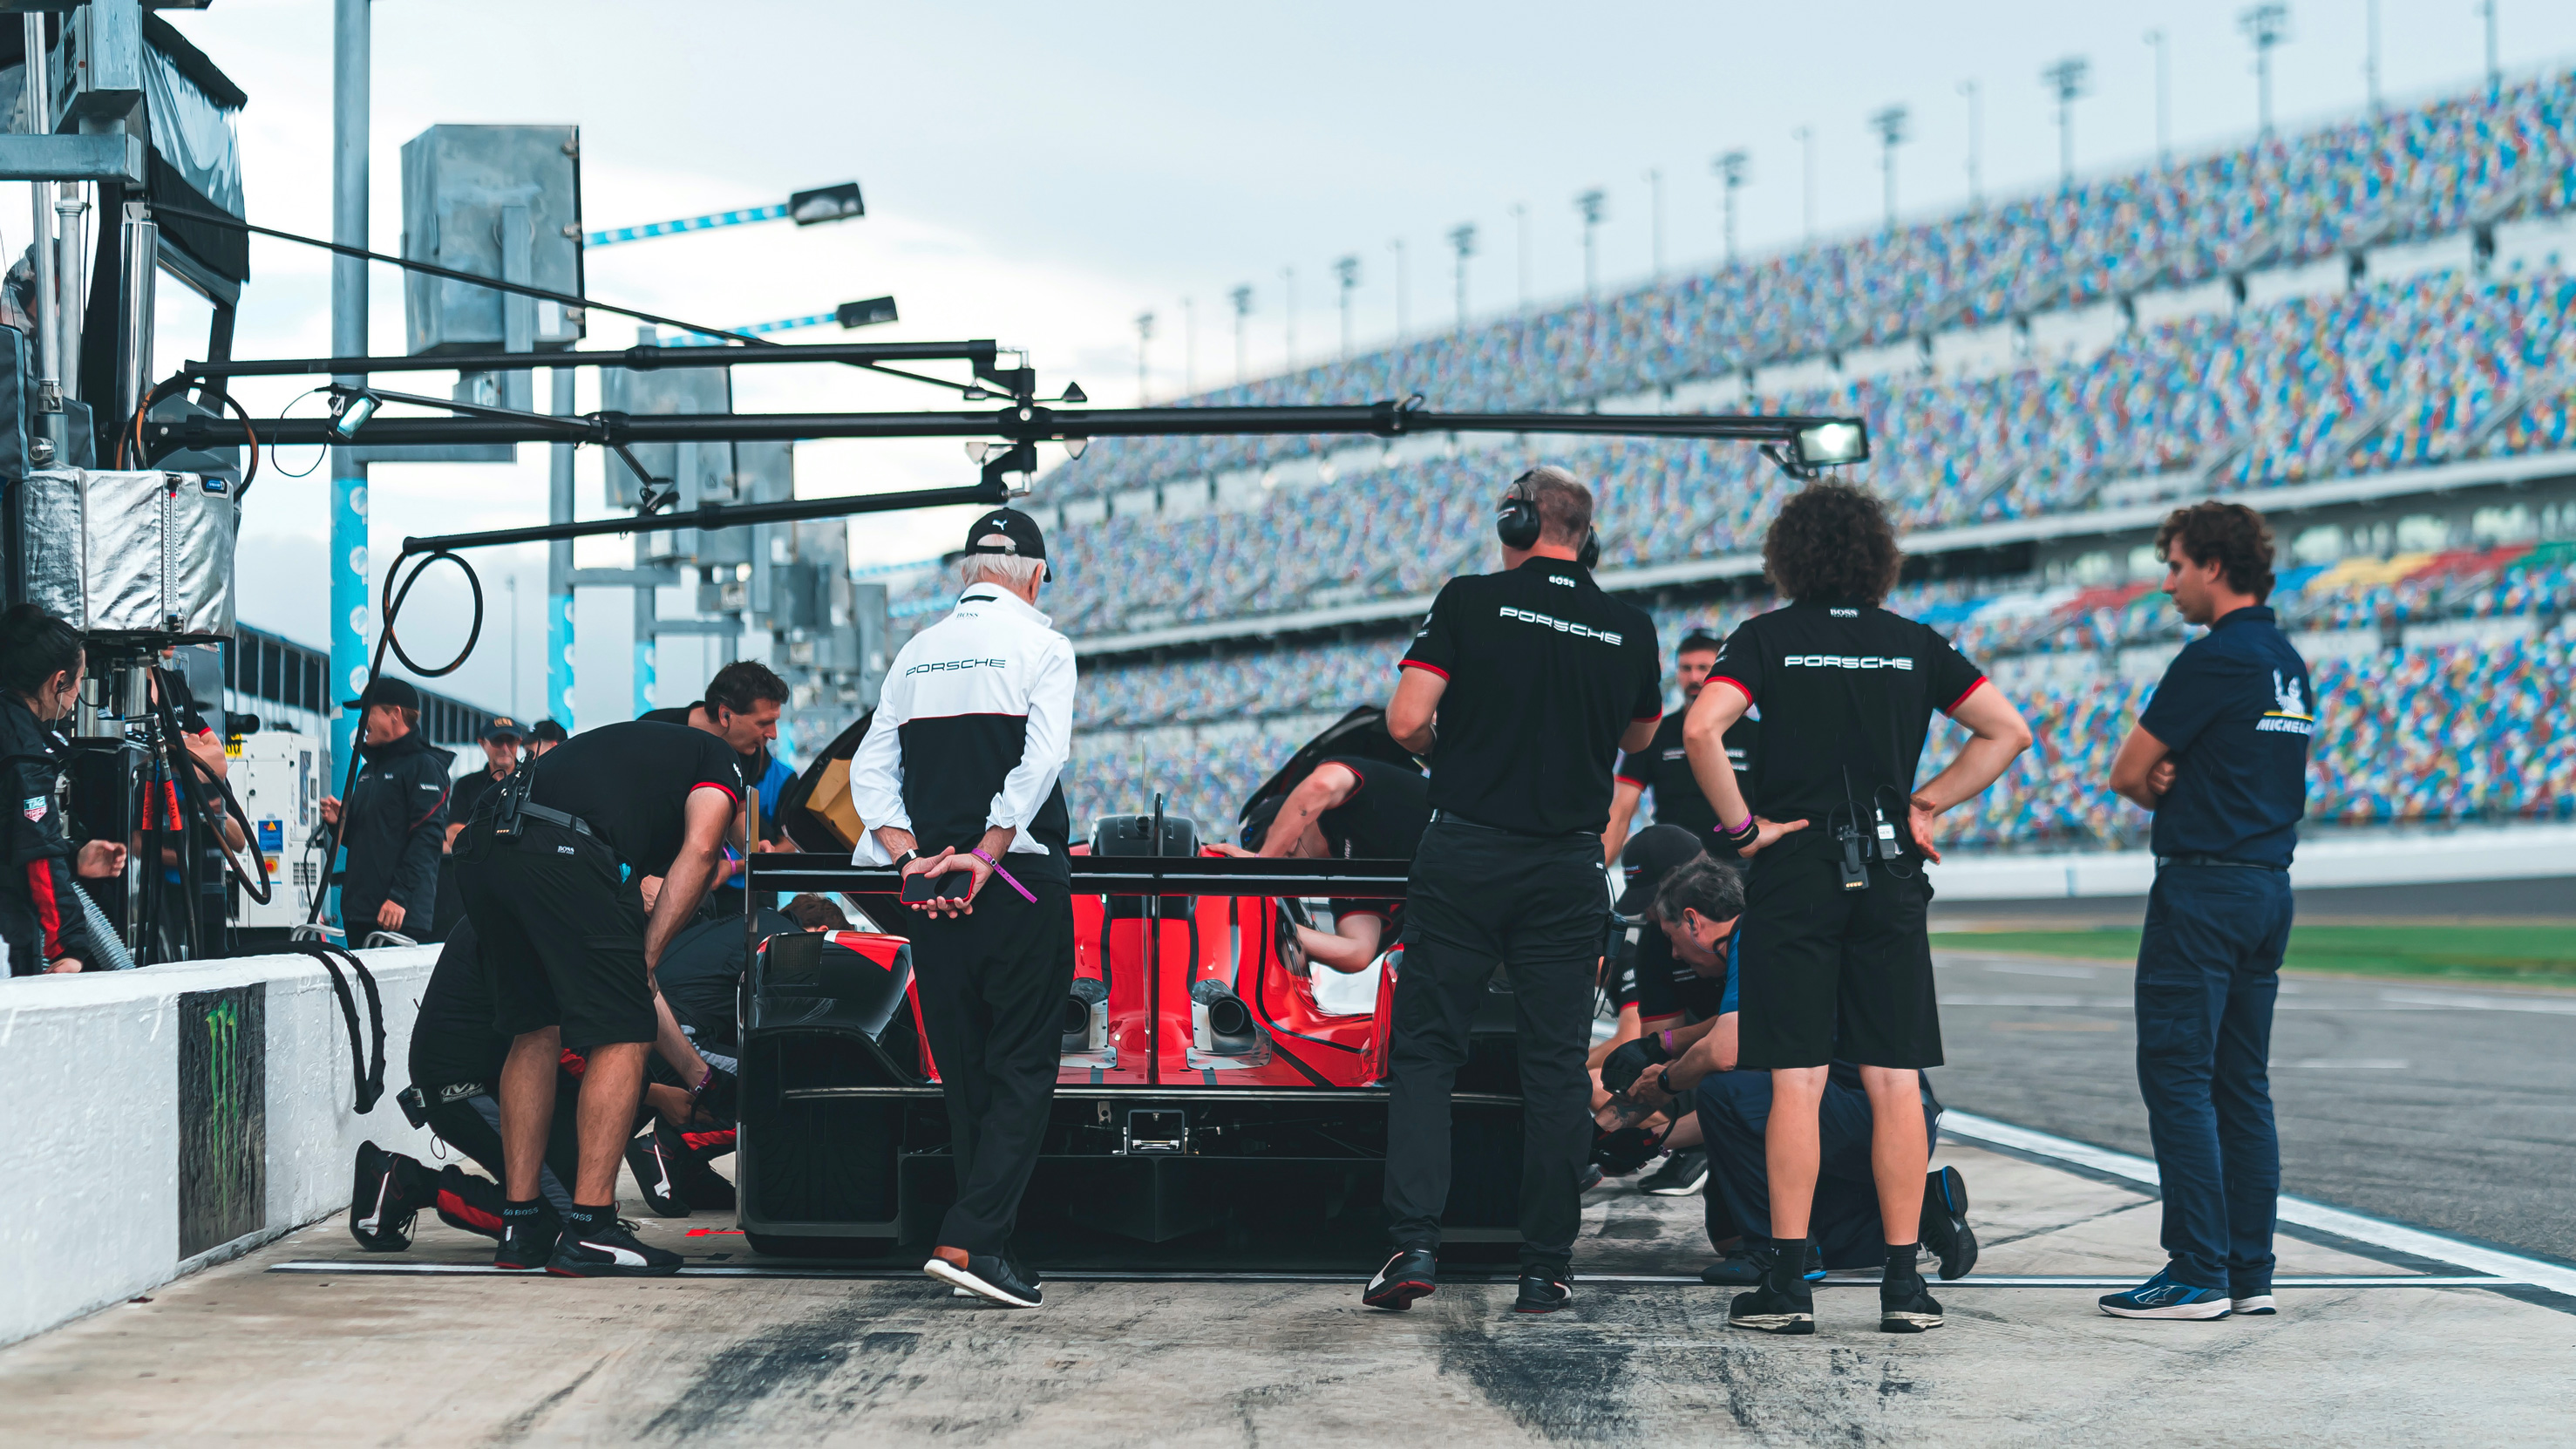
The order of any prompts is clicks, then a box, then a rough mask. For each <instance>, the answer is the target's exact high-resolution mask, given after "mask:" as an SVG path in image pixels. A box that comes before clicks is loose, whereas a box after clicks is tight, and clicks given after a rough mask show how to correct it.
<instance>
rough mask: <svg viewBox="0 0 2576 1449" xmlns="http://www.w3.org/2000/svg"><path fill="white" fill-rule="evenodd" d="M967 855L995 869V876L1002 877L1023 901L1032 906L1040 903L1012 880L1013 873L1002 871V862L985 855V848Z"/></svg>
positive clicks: (980, 847)
mask: <svg viewBox="0 0 2576 1449" xmlns="http://www.w3.org/2000/svg"><path fill="white" fill-rule="evenodd" d="M966 853H967V854H969V855H971V856H973V857H975V858H976V859H977V860H980V861H982V862H984V863H985V864H986V865H989V866H991V867H992V868H993V874H995V875H998V876H1000V877H1001V878H1002V883H1003V884H1004V885H1007V886H1009V887H1010V888H1011V889H1013V890H1015V891H1018V892H1019V893H1020V899H1021V900H1024V901H1027V902H1028V903H1029V904H1030V905H1036V904H1037V903H1038V898H1037V897H1036V896H1033V895H1031V894H1029V888H1028V887H1027V886H1024V885H1022V884H1020V883H1019V882H1018V881H1015V880H1013V879H1011V873H1010V872H1009V871H1007V870H1004V869H1002V863H1001V862H1000V861H998V860H995V859H994V858H993V857H991V856H989V855H986V854H985V853H984V847H982V846H980V845H979V846H977V847H975V848H974V849H973V850H970V851H968V852H966Z"/></svg>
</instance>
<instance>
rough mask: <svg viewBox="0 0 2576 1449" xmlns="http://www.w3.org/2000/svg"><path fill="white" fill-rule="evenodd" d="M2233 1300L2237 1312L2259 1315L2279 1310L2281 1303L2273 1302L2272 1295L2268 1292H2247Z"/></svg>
mask: <svg viewBox="0 0 2576 1449" xmlns="http://www.w3.org/2000/svg"><path fill="white" fill-rule="evenodd" d="M2234 1302H2235V1307H2236V1311H2237V1312H2239V1313H2251V1314H2255V1315H2257V1316H2261V1315H2266V1314H2274V1313H2278V1312H2280V1311H2281V1305H2280V1304H2278V1303H2276V1302H2274V1301H2273V1299H2272V1295H2271V1294H2269V1293H2254V1294H2249V1295H2247V1296H2246V1297H2243V1298H2239V1299H2236V1300H2234Z"/></svg>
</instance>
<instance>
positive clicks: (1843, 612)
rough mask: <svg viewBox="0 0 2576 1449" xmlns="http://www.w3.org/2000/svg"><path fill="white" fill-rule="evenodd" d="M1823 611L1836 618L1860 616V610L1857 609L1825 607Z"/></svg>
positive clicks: (1855, 617)
mask: <svg viewBox="0 0 2576 1449" xmlns="http://www.w3.org/2000/svg"><path fill="white" fill-rule="evenodd" d="M1825 612H1826V613H1828V614H1831V615H1833V616H1834V617H1835V618H1837V619H1857V618H1859V617H1860V610H1858V609H1827V610H1826V611H1825Z"/></svg>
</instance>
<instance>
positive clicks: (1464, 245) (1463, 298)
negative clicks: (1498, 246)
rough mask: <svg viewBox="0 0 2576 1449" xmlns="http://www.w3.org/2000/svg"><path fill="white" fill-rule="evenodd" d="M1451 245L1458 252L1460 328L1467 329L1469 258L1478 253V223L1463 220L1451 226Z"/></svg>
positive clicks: (1460, 329)
mask: <svg viewBox="0 0 2576 1449" xmlns="http://www.w3.org/2000/svg"><path fill="white" fill-rule="evenodd" d="M1449 245H1450V246H1452V247H1455V248H1456V249H1457V252H1458V330H1459V331H1461V332H1464V331H1466V330H1467V259H1468V258H1469V257H1472V256H1474V255H1475V254H1476V224H1475V223H1474V222H1472V221H1462V222H1460V223H1458V224H1457V225H1456V226H1453V227H1451V228H1449Z"/></svg>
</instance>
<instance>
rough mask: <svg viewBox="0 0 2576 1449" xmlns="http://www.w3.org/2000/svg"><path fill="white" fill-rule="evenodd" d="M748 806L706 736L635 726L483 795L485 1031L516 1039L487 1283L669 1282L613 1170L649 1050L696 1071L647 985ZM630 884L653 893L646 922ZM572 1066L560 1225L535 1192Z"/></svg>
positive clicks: (478, 847)
mask: <svg viewBox="0 0 2576 1449" xmlns="http://www.w3.org/2000/svg"><path fill="white" fill-rule="evenodd" d="M742 788H743V787H742V777H741V772H740V771H738V770H737V769H736V768H735V766H734V752H733V751H732V750H730V749H728V748H726V746H725V743H724V741H722V740H720V739H718V738H716V737H715V736H714V735H711V734H707V733H705V732H703V731H700V730H693V729H690V728H688V727H687V726H685V725H671V724H661V723H658V722H653V721H644V720H636V721H630V722H628V723H624V724H613V725H606V726H603V727H601V728H599V729H595V730H591V731H588V732H586V733H584V734H583V735H582V736H581V737H580V738H578V739H574V740H570V741H567V742H565V743H564V744H562V745H559V746H557V747H556V748H555V749H553V750H551V751H549V752H547V753H546V754H545V755H544V756H543V757H541V758H539V759H537V760H535V761H533V762H531V763H530V764H529V765H528V766H527V767H526V772H525V773H524V774H523V775H519V776H514V777H513V778H512V779H511V780H509V781H506V782H504V783H503V785H502V787H501V788H499V789H496V790H493V791H491V792H490V793H489V794H487V795H486V796H485V797H484V802H483V805H482V807H481V808H480V809H478V810H477V811H476V813H475V818H474V819H473V820H472V821H471V822H470V823H468V824H467V826H466V828H465V833H464V834H463V835H461V836H459V837H457V841H456V864H457V874H458V883H459V884H460V885H461V886H462V887H463V888H464V894H465V911H466V915H467V918H468V919H470V920H471V921H472V922H473V923H474V933H475V935H476V937H477V938H478V939H479V942H480V948H481V951H482V954H483V958H484V962H485V970H486V972H487V973H488V975H489V977H490V979H491V983H492V992H493V996H494V998H495V1004H496V1012H497V1015H496V1016H495V1019H494V1025H495V1026H496V1027H498V1028H499V1030H501V1031H502V1032H504V1033H505V1034H507V1035H509V1036H510V1037H511V1038H512V1041H511V1044H510V1058H509V1061H508V1063H507V1065H505V1066H504V1067H503V1068H502V1069H501V1093H500V1105H501V1143H502V1151H503V1153H504V1163H503V1165H504V1168H505V1171H504V1174H503V1186H504V1188H505V1189H506V1190H507V1192H508V1194H509V1206H508V1208H507V1210H506V1213H505V1216H506V1217H507V1219H508V1229H507V1235H506V1236H505V1237H504V1239H503V1241H502V1243H501V1248H500V1251H499V1253H498V1254H496V1255H495V1257H494V1260H493V1261H494V1262H495V1263H496V1264H498V1265H499V1266H501V1267H505V1268H513V1267H518V1268H532V1267H540V1266H542V1267H544V1268H545V1269H546V1270H547V1271H548V1272H551V1273H558V1274H563V1275H566V1276H573V1277H600V1276H637V1275H647V1274H664V1273H671V1272H675V1271H677V1270H678V1268H679V1266H680V1256H679V1255H678V1254H677V1253H671V1252H666V1251H664V1250H662V1249H660V1248H653V1247H647V1246H646V1245H644V1244H643V1243H640V1242H638V1241H636V1239H635V1237H634V1235H633V1234H631V1233H629V1232H627V1231H626V1229H625V1228H624V1227H622V1226H620V1225H619V1223H618V1219H617V1165H618V1161H619V1158H620V1155H621V1154H622V1152H623V1151H624V1149H625V1146H626V1143H627V1139H628V1138H629V1136H631V1135H632V1134H633V1133H634V1131H635V1110H636V1107H637V1105H638V1104H639V1103H641V1102H642V1101H643V1097H644V1058H645V1054H646V1051H647V1049H648V1046H653V1045H658V1046H660V1047H661V1049H662V1051H663V1054H664V1056H665V1057H666V1058H667V1059H669V1060H671V1061H674V1062H688V1063H692V1064H696V1063H698V1062H699V1060H700V1059H699V1057H698V1055H697V1051H696V1049H695V1048H694V1047H692V1046H690V1045H689V1043H688V1040H687V1039H686V1038H685V1037H682V1036H681V1035H680V1033H679V1029H678V1027H677V1026H676V1025H674V1024H673V1023H672V1021H671V1018H670V1014H669V1011H668V1009H667V1008H665V1007H663V1006H662V1005H661V1004H660V1002H659V1000H658V998H657V997H656V995H655V993H654V990H653V967H654V965H655V964H656V963H657V962H659V961H660V960H661V958H662V953H663V951H664V949H665V948H667V947H668V946H669V944H670V942H671V940H672V938H673V937H675V936H676V935H678V934H679V932H680V929H681V928H682V927H683V926H685V925H687V924H688V922H689V918H690V917H691V916H692V915H693V914H695V912H696V911H697V907H698V902H699V899H700V898H701V897H702V896H704V895H705V894H706V890H707V884H708V882H709V880H710V879H711V878H712V875H713V872H714V869H715V862H716V856H717V852H718V851H719V850H720V849H721V848H722V847H723V844H724V832H725V828H726V826H727V825H728V823H730V822H731V821H732V820H733V818H734V811H735V809H736V808H737V806H738V804H739V802H740V800H741V798H742ZM522 789H524V790H525V792H526V793H525V798H524V800H523V799H521V798H520V795H519V792H520V791H521V790H522ZM513 827H515V830H514V829H513ZM635 875H655V876H660V877H661V878H662V880H663V886H662V891H661V894H660V896H659V898H658V899H657V900H656V901H655V902H654V905H653V909H652V914H651V916H650V918H649V920H648V919H647V918H646V916H645V914H644V912H643V908H642V906H641V903H640V901H639V899H638V896H637V893H636V891H635V890H634V888H633V886H632V885H631V884H630V882H629V877H630V876H635ZM566 1050H570V1051H573V1052H576V1053H579V1054H580V1055H581V1056H582V1057H584V1058H585V1059H586V1061H587V1066H586V1068H585V1069H584V1071H583V1074H582V1090H581V1110H580V1118H579V1136H580V1142H581V1159H580V1166H579V1170H578V1172H577V1174H576V1176H575V1179H574V1182H573V1209H572V1212H571V1214H570V1215H569V1216H568V1218H567V1219H565V1220H564V1221H562V1222H560V1223H558V1222H557V1221H556V1214H555V1212H554V1210H553V1209H552V1208H550V1207H548V1206H546V1204H545V1202H544V1200H543V1199H542V1198H541V1197H540V1196H539V1195H538V1191H537V1177H538V1169H539V1167H540V1165H541V1163H542V1161H543V1159H544V1155H545V1144H546V1133H547V1130H548V1125H549V1123H550V1122H551V1120H552V1118H553V1114H554V1097H555V1065H556V1061H557V1059H558V1058H559V1057H560V1056H561V1055H562V1053H563V1052H564V1051H566ZM701 1070H703V1069H702V1068H701ZM702 1080H704V1078H702Z"/></svg>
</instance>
